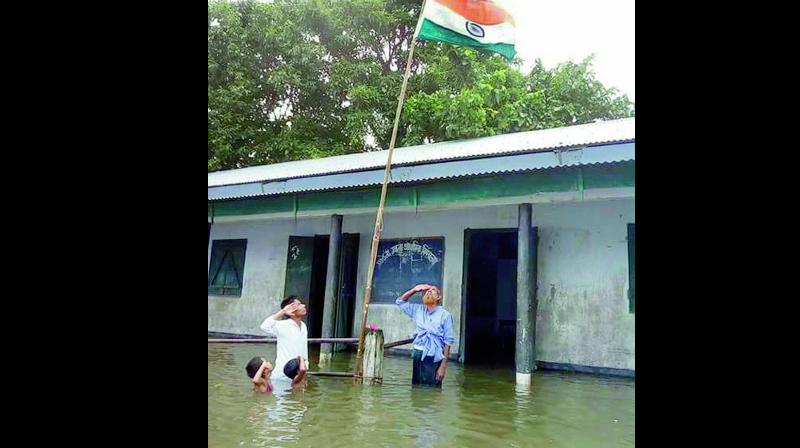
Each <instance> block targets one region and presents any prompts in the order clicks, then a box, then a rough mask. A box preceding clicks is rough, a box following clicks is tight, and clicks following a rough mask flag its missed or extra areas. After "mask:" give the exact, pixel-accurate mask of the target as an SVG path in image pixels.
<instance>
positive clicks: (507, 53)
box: [419, 19, 517, 62]
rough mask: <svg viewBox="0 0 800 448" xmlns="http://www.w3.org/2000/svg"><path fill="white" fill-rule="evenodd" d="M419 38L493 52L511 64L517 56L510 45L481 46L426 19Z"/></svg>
mask: <svg viewBox="0 0 800 448" xmlns="http://www.w3.org/2000/svg"><path fill="white" fill-rule="evenodd" d="M419 38H420V39H425V40H437V41H440V42H445V43H448V44H453V45H459V46H462V47H472V48H479V49H482V50H488V51H493V52H495V53H499V54H500V55H502V56H503V57H504V58H506V59H507V60H508V61H509V62H511V60H512V59H514V55H515V54H517V51H516V50H515V49H514V46H513V45H511V44H503V43H500V44H483V43H480V42H478V41H477V40H475V39H473V38H471V37H467V36H464V35H463V34H459V33H456V32H455V31H452V30H450V29H448V28H445V27H443V26H439V25H437V24H435V23H433V22H431V21H430V20H428V19H424V20H423V21H422V27H421V28H420V30H419Z"/></svg>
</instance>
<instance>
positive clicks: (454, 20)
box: [417, 0, 517, 61]
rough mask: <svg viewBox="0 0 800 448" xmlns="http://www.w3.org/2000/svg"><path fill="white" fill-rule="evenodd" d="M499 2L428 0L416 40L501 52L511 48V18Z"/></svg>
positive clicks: (510, 52) (507, 53)
mask: <svg viewBox="0 0 800 448" xmlns="http://www.w3.org/2000/svg"><path fill="white" fill-rule="evenodd" d="M501 4H502V2H500V1H499V0H495V1H491V0H427V2H426V3H425V9H424V10H423V11H422V22H421V26H419V27H418V29H417V37H419V38H420V39H426V40H436V41H440V42H447V43H449V44H453V45H460V46H463V47H473V48H481V49H484V50H489V51H493V52H495V53H500V54H501V55H503V57H505V58H506V59H508V60H509V61H510V60H512V59H513V58H514V55H515V54H516V53H517V52H516V50H515V49H514V31H515V25H514V18H513V17H512V16H511V14H510V13H509V12H508V9H506V8H504V7H503V6H501Z"/></svg>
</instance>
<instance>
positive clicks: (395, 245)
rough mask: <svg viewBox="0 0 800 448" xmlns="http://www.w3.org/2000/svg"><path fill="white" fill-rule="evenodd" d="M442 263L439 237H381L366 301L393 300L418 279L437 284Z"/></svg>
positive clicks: (442, 240) (441, 239)
mask: <svg viewBox="0 0 800 448" xmlns="http://www.w3.org/2000/svg"><path fill="white" fill-rule="evenodd" d="M443 264H444V238H442V237H435V238H409V239H396V240H381V242H380V243H379V244H378V258H377V259H376V262H375V277H374V282H373V292H372V298H371V300H370V301H371V302H372V303H394V302H395V300H396V299H397V298H398V297H399V296H400V295H401V294H403V293H404V292H406V291H408V290H409V289H411V288H412V287H413V286H414V285H416V284H418V283H428V284H432V285H437V286H439V287H440V288H441V286H442V272H443ZM415 301H419V299H417V300H415Z"/></svg>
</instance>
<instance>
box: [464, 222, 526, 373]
mask: <svg viewBox="0 0 800 448" xmlns="http://www.w3.org/2000/svg"><path fill="white" fill-rule="evenodd" d="M464 242H465V244H464V251H465V252H464V254H465V256H464V258H465V276H466V290H465V297H464V298H465V300H464V308H465V313H464V341H463V342H464V343H463V347H464V358H463V360H464V362H465V363H469V364H495V365H498V364H499V365H513V364H514V353H515V344H516V323H517V229H501V230H470V229H468V230H466V231H465V235H464Z"/></svg>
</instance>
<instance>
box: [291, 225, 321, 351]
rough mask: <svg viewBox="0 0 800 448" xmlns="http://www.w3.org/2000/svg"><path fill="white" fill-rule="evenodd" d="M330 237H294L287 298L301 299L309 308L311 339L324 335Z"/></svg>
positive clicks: (308, 319) (307, 321)
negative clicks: (323, 323)
mask: <svg viewBox="0 0 800 448" xmlns="http://www.w3.org/2000/svg"><path fill="white" fill-rule="evenodd" d="M329 240H330V237H329V236H328V235H317V236H290V237H289V251H288V254H287V261H286V286H285V287H284V290H283V294H284V297H286V296H289V295H292V294H294V295H297V296H300V297H301V298H302V299H303V300H304V302H305V303H306V307H307V308H308V316H307V317H306V326H307V327H308V337H310V338H318V337H321V335H322V317H323V310H324V305H325V277H326V275H327V270H328V241H329Z"/></svg>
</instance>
